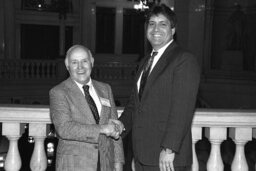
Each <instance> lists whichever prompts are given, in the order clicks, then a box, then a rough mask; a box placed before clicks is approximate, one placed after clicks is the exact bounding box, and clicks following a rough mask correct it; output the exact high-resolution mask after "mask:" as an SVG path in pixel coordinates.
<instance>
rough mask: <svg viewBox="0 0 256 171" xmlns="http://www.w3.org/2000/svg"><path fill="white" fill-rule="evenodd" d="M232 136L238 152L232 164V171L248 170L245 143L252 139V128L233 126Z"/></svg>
mask: <svg viewBox="0 0 256 171" xmlns="http://www.w3.org/2000/svg"><path fill="white" fill-rule="evenodd" d="M230 138H232V139H233V141H234V142H235V144H236V153H235V157H234V159H233V162H232V165H231V169H232V171H248V165H247V162H246V158H245V153H244V145H245V143H246V142H247V141H250V140H252V128H231V129H230Z"/></svg>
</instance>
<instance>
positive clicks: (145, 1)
mask: <svg viewBox="0 0 256 171" xmlns="http://www.w3.org/2000/svg"><path fill="white" fill-rule="evenodd" d="M160 2H161V0H140V1H139V3H138V4H135V5H134V8H135V9H137V10H141V11H145V10H146V9H149V8H150V7H151V6H152V5H154V4H160Z"/></svg>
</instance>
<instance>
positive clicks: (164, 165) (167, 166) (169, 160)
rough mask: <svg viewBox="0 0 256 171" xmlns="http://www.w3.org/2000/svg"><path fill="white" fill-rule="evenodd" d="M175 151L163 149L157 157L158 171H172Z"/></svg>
mask: <svg viewBox="0 0 256 171" xmlns="http://www.w3.org/2000/svg"><path fill="white" fill-rule="evenodd" d="M174 158H175V153H174V152H173V151H172V150H170V149H163V150H162V151H161V153H160V157H159V168H160V171H174V166H173V161H174Z"/></svg>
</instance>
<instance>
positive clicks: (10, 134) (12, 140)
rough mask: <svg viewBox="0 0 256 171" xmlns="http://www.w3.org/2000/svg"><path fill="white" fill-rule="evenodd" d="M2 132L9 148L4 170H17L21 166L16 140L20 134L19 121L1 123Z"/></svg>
mask: <svg viewBox="0 0 256 171" xmlns="http://www.w3.org/2000/svg"><path fill="white" fill-rule="evenodd" d="M2 128H3V130H2V131H3V132H2V134H3V135H4V136H6V137H7V138H8V140H9V149H8V152H7V156H6V159H5V163H4V168H5V170H6V171H18V170H20V168H21V158H20V153H19V149H18V140H19V138H20V136H21V129H20V124H19V123H3V125H2Z"/></svg>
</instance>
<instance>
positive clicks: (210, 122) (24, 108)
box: [0, 105, 256, 128]
mask: <svg viewBox="0 0 256 171" xmlns="http://www.w3.org/2000/svg"><path fill="white" fill-rule="evenodd" d="M117 109H118V115H119V116H120V115H121V113H122V111H123V109H124V108H123V107H118V108H117ZM0 122H15V123H46V124H48V123H51V119H50V113H49V106H46V105H0ZM193 126H198V127H254V128H256V110H247V109H196V111H195V117H194V119H193Z"/></svg>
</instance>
